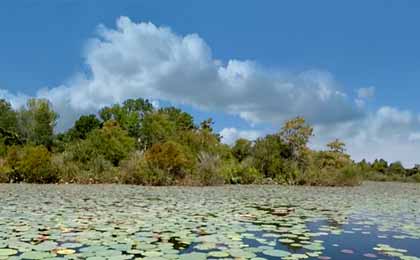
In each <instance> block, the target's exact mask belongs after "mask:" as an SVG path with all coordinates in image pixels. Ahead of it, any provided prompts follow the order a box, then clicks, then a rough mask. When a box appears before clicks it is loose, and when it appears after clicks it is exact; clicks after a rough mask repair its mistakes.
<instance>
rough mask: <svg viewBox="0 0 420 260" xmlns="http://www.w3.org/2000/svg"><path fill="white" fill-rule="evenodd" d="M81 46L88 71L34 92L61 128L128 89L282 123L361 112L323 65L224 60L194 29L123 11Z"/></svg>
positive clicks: (127, 95) (252, 120) (338, 118)
mask: <svg viewBox="0 0 420 260" xmlns="http://www.w3.org/2000/svg"><path fill="white" fill-rule="evenodd" d="M85 53H86V54H85V56H86V58H85V60H86V65H87V68H88V69H89V71H90V72H89V73H88V74H87V75H84V74H80V75H76V76H75V77H74V78H73V79H72V81H70V82H67V83H65V84H63V85H62V86H59V87H54V88H50V89H44V90H43V91H40V92H39V93H38V96H40V97H45V98H49V99H50V100H51V101H52V103H53V104H54V106H55V108H56V109H57V110H58V112H59V113H60V114H63V116H62V117H61V119H60V122H59V127H60V128H61V129H63V128H66V127H68V126H70V125H71V122H72V121H73V120H74V118H75V117H76V116H78V115H79V114H81V113H86V112H93V111H96V110H97V109H98V108H99V107H101V106H104V105H107V104H111V103H115V102H121V101H123V100H125V99H127V98H132V97H144V98H150V99H155V100H156V99H157V100H168V101H171V102H173V103H181V104H188V105H192V106H195V107H198V108H201V109H211V110H219V111H224V112H227V113H229V114H233V115H238V116H240V117H241V118H243V119H245V120H247V121H249V122H250V123H259V122H276V123H277V124H279V123H280V122H281V121H282V120H284V119H286V118H290V117H291V116H297V115H301V116H304V117H305V118H307V119H308V120H309V121H310V122H313V123H324V122H341V121H346V120H351V119H354V118H357V117H360V116H361V113H362V111H361V110H359V109H357V107H356V106H354V103H353V101H351V100H350V99H349V98H348V97H347V96H346V94H345V93H344V92H343V91H342V90H341V89H340V87H339V85H338V84H337V82H336V81H335V80H334V79H333V77H332V75H331V74H329V73H328V72H321V71H304V72H301V73H287V72H281V71H271V70H268V69H266V68H263V67H261V66H259V65H258V64H256V63H255V62H252V61H247V60H244V61H241V60H229V61H228V62H227V63H226V64H223V63H222V62H220V61H219V60H217V59H215V58H213V57H212V53H211V50H210V48H209V46H208V45H207V44H206V43H205V42H204V40H203V39H201V38H200V37H199V36H198V35H196V34H190V35H186V36H180V35H177V34H175V33H174V32H172V31H171V30H170V29H169V28H166V27H157V26H155V25H153V24H152V23H134V22H132V21H131V20H130V19H128V18H127V17H121V18H119V19H118V20H117V27H116V29H110V28H106V27H104V26H100V28H99V30H98V36H97V37H96V38H94V39H91V40H90V41H89V44H88V45H87V48H86V50H85ZM68 119H70V120H68Z"/></svg>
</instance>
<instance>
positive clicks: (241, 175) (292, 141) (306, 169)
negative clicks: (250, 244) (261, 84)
mask: <svg viewBox="0 0 420 260" xmlns="http://www.w3.org/2000/svg"><path fill="white" fill-rule="evenodd" d="M98 114H99V117H100V119H98V118H97V117H96V115H94V114H91V115H82V116H81V117H80V118H79V119H78V120H77V121H76V122H75V123H74V126H73V127H72V128H70V129H69V130H68V131H66V132H63V133H58V134H55V133H54V126H55V123H56V119H57V117H58V116H57V114H56V113H55V112H54V111H53V110H52V106H51V104H50V103H49V102H48V101H47V100H44V99H31V100H29V101H28V103H27V105H26V106H24V107H22V108H20V109H18V110H15V109H13V108H12V106H11V105H10V103H8V102H7V101H5V100H0V182H37V183H57V182H59V183H126V184H139V185H221V184H261V183H277V184H286V185H327V186H341V185H349V186H351V185H357V184H359V183H360V181H361V180H362V179H363V180H380V181H420V166H417V167H414V168H412V169H405V168H404V167H403V165H402V164H401V163H399V162H394V163H391V164H388V162H386V161H385V160H383V159H380V160H375V161H374V162H373V163H369V162H367V161H366V160H363V161H361V162H359V163H354V162H353V161H352V160H351V158H350V156H349V155H348V154H346V153H345V151H346V150H345V144H344V143H343V142H342V141H340V140H338V139H335V140H333V141H332V142H330V143H328V144H327V149H326V150H323V151H314V150H311V149H310V148H309V147H308V142H309V139H310V138H311V137H312V136H313V128H312V127H311V126H310V125H309V124H307V123H306V121H305V119H303V118H302V117H297V118H294V119H291V120H288V121H286V122H285V123H284V125H283V126H282V128H281V130H280V131H279V132H277V133H274V134H270V135H267V136H265V137H261V138H259V139H257V140H256V141H255V142H251V141H249V140H246V139H238V140H237V141H236V142H235V144H234V145H233V146H228V145H226V144H223V143H222V142H221V136H220V135H219V134H218V133H216V132H215V131H214V128H213V126H214V122H213V120H212V119H211V118H210V119H207V120H204V121H202V122H201V123H200V124H199V126H196V125H195V124H194V119H193V117H192V116H191V115H190V114H188V113H186V112H184V111H182V110H180V109H178V108H175V107H163V108H159V109H155V108H154V107H153V105H152V104H151V103H150V102H149V101H148V100H144V99H141V98H140V99H129V100H127V101H125V102H123V103H122V104H114V105H111V106H108V107H104V108H103V109H101V110H100V111H99V112H98Z"/></svg>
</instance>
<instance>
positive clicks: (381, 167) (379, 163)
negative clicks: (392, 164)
mask: <svg viewBox="0 0 420 260" xmlns="http://www.w3.org/2000/svg"><path fill="white" fill-rule="evenodd" d="M387 168H388V162H387V161H385V160H384V159H380V160H378V159H376V160H375V161H374V162H373V164H372V169H373V170H374V171H377V172H380V173H385V172H386V169H387Z"/></svg>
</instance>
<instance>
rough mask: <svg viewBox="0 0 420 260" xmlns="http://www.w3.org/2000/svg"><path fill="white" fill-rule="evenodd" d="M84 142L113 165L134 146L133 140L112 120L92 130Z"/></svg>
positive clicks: (124, 156)
mask: <svg viewBox="0 0 420 260" xmlns="http://www.w3.org/2000/svg"><path fill="white" fill-rule="evenodd" d="M84 142H85V143H86V145H88V146H92V148H91V149H93V150H94V153H96V154H99V155H102V156H103V157H104V159H105V160H108V161H110V162H112V163H113V164H114V165H115V166H117V165H118V164H119V162H120V161H121V160H123V159H125V158H126V157H127V156H128V155H129V154H130V153H131V152H132V151H133V150H134V147H135V140H134V139H133V138H131V137H130V136H129V135H128V132H127V131H125V130H123V129H122V128H121V127H120V126H119V125H118V124H117V123H116V122H114V121H108V122H106V123H105V125H104V127H103V128H101V129H96V130H93V131H92V132H91V133H89V134H88V137H87V139H86V140H85V141H84Z"/></svg>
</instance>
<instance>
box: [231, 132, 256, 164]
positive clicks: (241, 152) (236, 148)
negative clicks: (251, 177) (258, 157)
mask: <svg viewBox="0 0 420 260" xmlns="http://www.w3.org/2000/svg"><path fill="white" fill-rule="evenodd" d="M232 153H233V156H235V158H236V159H237V160H238V161H239V162H242V161H243V160H244V159H245V158H247V157H249V156H251V154H252V142H251V141H249V140H247V139H243V138H240V139H238V140H236V142H235V144H234V145H233V147H232Z"/></svg>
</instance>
